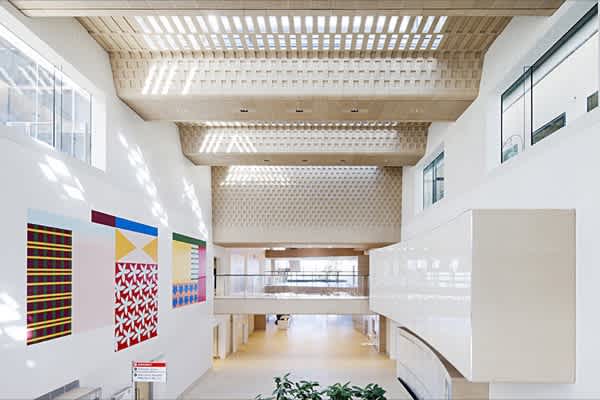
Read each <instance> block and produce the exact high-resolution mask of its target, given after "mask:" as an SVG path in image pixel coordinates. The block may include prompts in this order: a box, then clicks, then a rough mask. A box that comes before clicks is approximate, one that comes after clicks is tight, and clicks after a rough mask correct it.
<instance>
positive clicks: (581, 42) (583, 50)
mask: <svg viewBox="0 0 600 400" xmlns="http://www.w3.org/2000/svg"><path fill="white" fill-rule="evenodd" d="M596 22H597V21H596V19H594V20H592V21H590V22H589V23H588V24H587V25H589V26H590V28H591V27H592V25H593V24H594V23H596ZM587 25H586V27H587ZM586 27H584V28H583V29H582V30H580V31H579V32H578V33H577V34H576V35H575V36H573V37H571V38H570V39H569V41H568V42H566V43H565V44H564V45H563V46H562V47H561V48H560V49H559V50H558V51H557V52H556V53H554V54H553V55H552V56H551V57H550V58H548V59H547V60H546V61H545V62H544V63H543V64H542V65H540V66H539V67H537V68H536V69H535V70H534V72H533V81H534V87H533V131H534V132H535V131H537V130H539V129H540V128H542V127H544V126H546V125H547V124H548V123H550V121H553V120H554V119H556V118H558V117H559V116H560V115H561V114H563V113H565V114H566V121H567V123H568V121H573V120H574V119H577V118H579V117H580V116H581V115H583V114H585V113H586V112H587V98H588V97H589V96H590V95H592V94H593V93H594V92H595V91H596V90H598V33H597V32H596V33H595V34H592V35H591V36H590V32H589V29H586ZM574 77H580V78H578V79H573V78H574ZM546 136H548V135H546ZM535 142H536V140H532V143H535Z"/></svg>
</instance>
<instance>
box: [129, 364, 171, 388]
mask: <svg viewBox="0 0 600 400" xmlns="http://www.w3.org/2000/svg"><path fill="white" fill-rule="evenodd" d="M131 377H132V380H133V382H161V383H166V382H167V363H166V362H164V361H149V362H144V361H134V362H133V363H131Z"/></svg>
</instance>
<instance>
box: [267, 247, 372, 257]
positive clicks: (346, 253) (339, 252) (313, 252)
mask: <svg viewBox="0 0 600 400" xmlns="http://www.w3.org/2000/svg"><path fill="white" fill-rule="evenodd" d="M364 254H365V252H364V251H363V250H356V249H348V248H346V249H344V248H296V249H294V248H286V249H285V250H266V251H265V258H299V257H358V256H362V255H364Z"/></svg>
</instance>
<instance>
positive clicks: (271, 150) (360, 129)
mask: <svg viewBox="0 0 600 400" xmlns="http://www.w3.org/2000/svg"><path fill="white" fill-rule="evenodd" d="M428 128H429V123H423V122H420V123H415V122H391V121H387V122H386V121H382V122H375V121H361V122H359V123H348V122H345V121H344V122H320V123H319V122H317V123H314V122H308V123H297V122H296V123H294V122H282V123H250V124H244V123H238V124H236V123H213V124H211V126H204V125H197V124H179V136H180V138H181V148H182V151H183V154H184V155H185V156H186V157H187V158H188V159H190V160H191V161H192V162H193V163H194V164H196V165H218V166H227V165H380V166H394V167H398V166H405V165H415V164H416V163H417V161H418V160H420V159H421V158H422V157H423V155H424V154H425V147H426V144H427V130H428Z"/></svg>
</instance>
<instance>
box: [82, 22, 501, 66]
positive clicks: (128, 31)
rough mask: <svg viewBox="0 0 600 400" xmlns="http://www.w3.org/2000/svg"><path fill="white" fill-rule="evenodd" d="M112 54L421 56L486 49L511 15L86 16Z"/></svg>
mask: <svg viewBox="0 0 600 400" xmlns="http://www.w3.org/2000/svg"><path fill="white" fill-rule="evenodd" d="M79 20H80V22H81V23H82V25H83V26H84V27H85V28H86V29H87V30H88V32H89V33H90V34H91V35H92V36H93V37H94V38H95V39H96V40H97V41H98V43H100V44H101V45H102V46H103V47H104V48H105V49H106V50H107V51H108V52H111V53H115V52H145V53H147V52H155V53H160V54H161V55H162V56H163V57H164V56H166V57H171V56H178V55H181V54H182V53H191V52H193V53H197V54H202V55H203V56H207V57H213V56H217V57H218V56H224V57H227V56H235V57H252V58H260V57H277V58H287V57H306V56H312V55H313V54H318V55H320V56H325V57H343V58H346V57H348V58H352V57H380V56H382V57H410V56H411V54H410V53H414V52H418V51H433V52H435V51H440V52H444V51H461V52H465V51H475V52H485V51H486V50H487V48H488V47H489V46H490V45H491V44H492V43H493V41H494V40H495V39H496V37H497V36H498V35H499V34H500V33H501V32H502V30H503V29H504V28H505V27H506V25H507V24H508V23H509V22H510V17H498V16H495V17H475V16H449V17H446V16H433V15H429V16H398V15H390V14H389V13H377V14H376V13H372V14H370V15H367V14H365V15H357V14H356V13H355V15H327V16H326V15H316V14H315V15H304V16H287V15H273V14H272V13H270V14H269V15H267V14H255V15H248V14H246V15H224V14H223V13H221V14H220V15H213V14H195V15H179V16H173V15H172V16H164V15H161V16H158V17H155V16H135V17H128V16H125V17H124V16H107V17H82V18H79Z"/></svg>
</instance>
